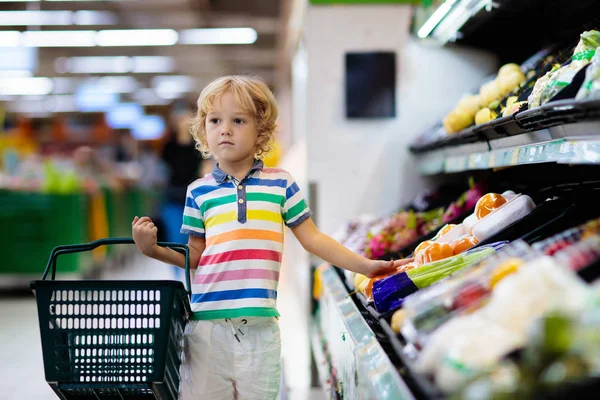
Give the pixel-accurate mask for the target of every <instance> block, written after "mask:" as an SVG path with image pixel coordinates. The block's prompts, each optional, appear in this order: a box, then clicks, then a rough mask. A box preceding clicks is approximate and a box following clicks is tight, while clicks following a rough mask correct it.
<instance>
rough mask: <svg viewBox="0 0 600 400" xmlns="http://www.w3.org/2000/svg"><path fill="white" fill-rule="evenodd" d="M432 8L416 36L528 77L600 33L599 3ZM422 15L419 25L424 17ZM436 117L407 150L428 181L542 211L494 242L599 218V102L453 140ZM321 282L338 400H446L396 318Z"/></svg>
mask: <svg viewBox="0 0 600 400" xmlns="http://www.w3.org/2000/svg"><path fill="white" fill-rule="evenodd" d="M434 3H435V4H437V8H436V9H430V10H429V12H428V15H429V19H428V20H424V21H420V24H419V23H417V24H416V26H415V27H414V33H415V34H416V35H417V36H419V37H420V38H427V39H428V40H436V41H438V42H441V43H446V42H457V43H461V44H466V45H470V46H475V47H479V48H483V49H486V50H488V51H491V52H493V53H495V54H496V55H498V57H499V60H500V62H501V63H508V62H515V63H522V62H523V61H524V60H525V59H526V58H527V57H530V59H528V61H527V62H526V63H524V65H527V67H526V68H525V67H522V68H524V70H525V71H529V70H530V69H532V65H534V64H535V62H534V61H531V60H535V59H536V57H537V60H542V59H543V60H544V62H546V61H547V60H548V59H550V60H551V61H548V63H547V65H546V64H544V67H546V66H548V65H554V64H562V63H563V61H565V60H564V59H563V58H560V57H563V56H564V55H565V54H566V53H565V51H567V50H563V49H572V48H573V47H574V43H572V42H573V40H574V39H577V38H578V36H579V34H581V32H582V31H584V30H589V29H592V28H594V29H598V28H600V18H598V17H597V16H598V15H600V2H598V1H594V0H582V1H581V2H578V4H577V6H572V5H570V4H569V3H568V2H566V0H495V1H494V2H491V1H489V0H472V1H469V0H446V1H438V2H434ZM430 4H431V3H430ZM560 10H562V11H564V12H562V13H561V12H560ZM419 11H423V8H422V9H421V10H419ZM419 11H417V14H416V17H415V19H416V20H417V21H419V17H420V16H421V17H422V15H419ZM594 20H595V21H594ZM540 21H543V25H545V26H547V27H548V29H534V28H533V27H534V26H536V25H532V24H534V23H538V24H540V26H541V25H542V23H541V22H540ZM428 24H429V25H428ZM590 24H592V25H590ZM526 26H529V27H531V29H530V30H527V31H526V32H525V31H524V30H523V29H525V28H523V29H521V30H519V29H511V28H508V27H526ZM550 31H551V32H550ZM575 42H576V40H575ZM551 49H554V50H556V51H557V54H558V56H557V55H556V54H554V53H552V52H551ZM559 49H560V51H559ZM554 50H552V51H554ZM569 51H571V50H569ZM563 53H564V54H563ZM532 54H535V56H533V57H531V56H532ZM571 55H572V54H570V53H569V55H568V57H567V59H568V58H570V57H571ZM559 56H560V57H559ZM556 60H558V61H556ZM536 62H537V61H536ZM547 70H549V68H548V69H543V71H544V72H542V74H541V75H539V76H543V74H544V73H545V71H547ZM538 73H540V71H535V74H534V75H533V76H532V77H531V78H529V79H533V78H535V79H538V78H539V76H537V75H536V74H538ZM524 87H528V86H524ZM465 89H468V88H465ZM518 94H519V95H523V96H524V99H519V100H526V99H527V96H528V94H527V93H526V90H523V93H521V92H519V93H518ZM563 97H567V96H563ZM559 98H560V96H557V99H559ZM458 100H459V99H457V101H458ZM439 117H440V118H439V122H438V123H437V124H436V125H434V126H433V127H432V128H431V129H429V130H428V131H427V132H423V134H422V135H420V137H419V138H418V139H417V140H416V141H415V142H414V143H412V145H411V146H410V147H409V151H410V152H411V153H412V156H413V158H414V159H415V161H416V164H417V165H418V170H419V172H420V174H421V175H426V176H428V175H438V176H437V177H436V179H439V180H444V179H445V180H448V181H452V179H454V178H453V177H451V176H450V175H451V174H456V173H463V172H470V171H486V170H487V171H486V172H485V173H476V174H470V175H473V176H484V177H486V178H485V179H488V178H490V177H493V178H494V179H490V181H492V180H495V182H494V183H496V184H497V183H498V181H499V180H500V179H504V178H507V181H506V182H508V184H509V185H513V184H514V186H515V188H514V190H515V191H516V190H521V191H522V193H525V194H527V193H526V192H527V190H530V191H531V192H532V193H530V194H531V196H533V197H535V201H536V204H537V205H538V207H537V208H536V209H535V210H534V212H532V213H531V214H530V215H529V218H522V219H521V220H519V221H516V222H515V223H513V224H512V225H510V226H508V227H506V228H505V229H503V230H502V231H501V232H500V233H499V234H498V236H497V237H496V239H497V240H508V241H513V240H516V239H519V238H521V237H522V236H524V235H525V236H527V235H528V236H527V238H528V239H529V240H530V242H529V241H528V242H527V243H532V242H535V241H536V240H539V239H540V238H542V237H545V236H544V235H549V234H556V233H560V232H562V231H564V230H565V229H568V228H570V227H572V226H573V225H569V224H581V223H584V222H586V221H587V220H589V219H590V218H595V217H597V216H598V214H597V213H596V212H595V211H589V210H593V209H594V207H595V206H594V204H596V203H597V197H596V195H597V193H598V190H597V188H598V187H600V185H599V184H598V182H599V181H600V174H599V173H600V168H598V167H597V166H600V99H597V98H596V99H588V100H584V101H579V100H575V99H574V98H569V99H564V98H563V99H560V100H556V101H550V102H548V103H546V104H545V105H543V106H541V107H537V108H533V109H529V110H526V111H522V112H518V113H516V114H514V115H510V116H506V117H500V118H497V119H495V120H493V121H490V122H488V123H485V124H481V125H477V126H471V127H469V128H467V129H464V130H463V131H461V132H458V133H456V134H452V135H447V134H446V132H445V131H444V129H443V128H442V123H441V119H442V117H443V115H440V116H439ZM536 164H548V165H537V166H535V165H536ZM550 164H552V165H550ZM575 165H577V167H570V166H575ZM499 170H503V171H499ZM492 171H493V173H492ZM523 173H530V174H531V175H529V176H525V175H523ZM459 178H460V177H459ZM502 182H504V181H502ZM517 186H518V188H517ZM534 186H535V188H533V187H534ZM588 186H589V187H588ZM510 189H511V190H512V189H513V188H510ZM569 191H572V192H571V193H570V194H569V195H566V193H568V192H569ZM592 192H594V194H593V195H592V196H590V193H592ZM498 193H501V192H498ZM588 196H589V198H588ZM548 199H553V201H546V200H548ZM521 222H522V223H521ZM542 231H543V232H542ZM550 232H552V233H550ZM595 268H597V263H596V264H594V265H593V266H591V267H589V269H586V270H585V271H583V272H582V273H580V276H582V277H584V278H585V277H586V273H587V272H588V271H591V270H592V269H595ZM592 276H594V277H596V273H595V272H594V274H593V275H592ZM321 279H322V284H323V293H322V294H321V297H320V300H319V306H318V307H319V311H318V315H317V317H316V319H315V325H317V326H319V332H320V335H321V336H319V338H320V340H322V341H323V343H321V342H320V341H317V339H313V346H316V345H317V344H320V345H321V348H322V346H323V345H325V346H326V348H327V349H328V351H329V359H330V362H331V367H332V371H333V375H335V378H336V385H337V390H336V393H337V394H338V395H339V396H340V397H341V398H352V399H355V398H357V399H358V398H360V399H362V398H368V399H388V398H389V399H410V398H427V399H438V398H444V397H443V395H441V394H440V393H439V392H438V391H437V389H436V388H435V387H434V385H433V383H432V382H430V381H429V380H427V379H426V378H425V377H423V376H417V375H416V373H415V372H414V371H413V370H412V368H411V361H414V360H409V359H411V358H414V357H411V356H413V355H415V354H413V353H411V349H414V347H412V345H411V344H410V343H409V342H408V341H404V339H403V338H402V337H401V336H399V335H396V333H394V332H393V331H392V329H391V327H390V324H389V323H390V321H389V317H391V313H388V314H386V315H380V314H379V313H378V312H377V311H376V310H375V311H374V308H373V307H372V306H370V305H368V304H365V301H361V299H359V298H358V296H351V295H350V294H349V293H348V290H347V288H346V286H345V285H344V283H343V281H342V279H340V276H339V275H338V271H336V268H335V267H332V266H327V267H326V268H322V269H321ZM361 313H362V314H361ZM367 321H369V324H371V325H369V324H367ZM315 337H316V336H315ZM386 351H387V353H386ZM394 364H395V366H394Z"/></svg>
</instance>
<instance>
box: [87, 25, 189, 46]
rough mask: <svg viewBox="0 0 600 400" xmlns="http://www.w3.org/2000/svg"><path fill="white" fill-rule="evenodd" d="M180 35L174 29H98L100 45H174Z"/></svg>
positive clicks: (97, 40) (97, 41)
mask: <svg viewBox="0 0 600 400" xmlns="http://www.w3.org/2000/svg"><path fill="white" fill-rule="evenodd" d="M178 39H179V35H178V34H177V32H176V31H174V30H173V29H124V30H104V31H98V34H97V35H96V43H97V44H98V46H172V45H174V44H175V43H177V40H178Z"/></svg>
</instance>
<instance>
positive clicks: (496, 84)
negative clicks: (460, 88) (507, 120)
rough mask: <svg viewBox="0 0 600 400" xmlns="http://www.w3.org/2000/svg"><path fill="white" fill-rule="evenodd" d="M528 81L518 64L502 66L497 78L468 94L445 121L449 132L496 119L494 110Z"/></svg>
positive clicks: (444, 123)
mask: <svg viewBox="0 0 600 400" xmlns="http://www.w3.org/2000/svg"><path fill="white" fill-rule="evenodd" d="M525 81H526V77H525V73H524V72H523V71H522V70H521V67H520V66H519V65H517V64H506V65H504V66H502V68H500V70H499V71H498V75H497V76H496V78H495V79H494V80H492V81H490V82H487V83H485V84H483V85H482V86H481V88H480V90H479V94H476V95H466V96H463V98H462V99H461V100H460V101H459V103H458V105H457V106H456V108H455V109H454V110H453V111H452V112H450V113H449V114H448V115H446V117H445V118H444V121H443V126H444V129H445V130H446V132H447V133H448V134H453V133H457V132H460V131H461V130H463V129H465V128H467V127H469V126H471V125H473V123H475V124H476V125H480V124H483V123H486V122H489V121H491V120H493V119H495V118H496V117H497V116H498V115H497V114H496V113H495V112H494V111H492V109H495V108H497V107H498V104H495V103H498V102H500V101H501V100H502V99H504V97H506V96H507V95H509V94H510V93H512V92H516V91H518V90H519V89H520V87H521V84H523V83H524V82H525Z"/></svg>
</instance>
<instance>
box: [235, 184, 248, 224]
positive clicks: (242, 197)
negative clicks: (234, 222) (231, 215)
mask: <svg viewBox="0 0 600 400" xmlns="http://www.w3.org/2000/svg"><path fill="white" fill-rule="evenodd" d="M242 182H243V181H242ZM242 182H239V183H237V185H236V186H237V199H238V222H239V223H241V224H245V223H246V221H247V219H248V218H247V212H248V207H247V200H246V187H245V186H244V185H243V184H242Z"/></svg>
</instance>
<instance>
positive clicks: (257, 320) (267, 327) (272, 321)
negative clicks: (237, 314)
mask: <svg viewBox="0 0 600 400" xmlns="http://www.w3.org/2000/svg"><path fill="white" fill-rule="evenodd" d="M280 376H281V337H280V332H279V324H278V321H277V319H276V318H266V317H248V318H232V319H227V320H211V321H190V322H189V323H188V325H187V327H186V332H185V343H184V358H183V363H182V365H181V385H180V393H179V398H180V399H182V400H201V399H207V400H231V399H236V400H238V399H239V400H254V399H256V400H276V399H278V398H279V385H280Z"/></svg>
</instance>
